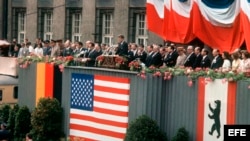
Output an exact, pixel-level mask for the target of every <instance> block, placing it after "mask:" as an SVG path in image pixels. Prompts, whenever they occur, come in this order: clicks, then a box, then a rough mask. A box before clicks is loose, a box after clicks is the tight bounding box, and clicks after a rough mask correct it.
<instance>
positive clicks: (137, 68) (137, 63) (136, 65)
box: [128, 60, 142, 71]
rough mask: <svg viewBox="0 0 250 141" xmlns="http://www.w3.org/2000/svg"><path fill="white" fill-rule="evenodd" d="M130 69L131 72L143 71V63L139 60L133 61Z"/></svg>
mask: <svg viewBox="0 0 250 141" xmlns="http://www.w3.org/2000/svg"><path fill="white" fill-rule="evenodd" d="M128 66H129V69H130V70H131V71H140V70H141V68H142V67H141V62H140V61H138V60H134V61H131V62H130V63H129V64H128Z"/></svg>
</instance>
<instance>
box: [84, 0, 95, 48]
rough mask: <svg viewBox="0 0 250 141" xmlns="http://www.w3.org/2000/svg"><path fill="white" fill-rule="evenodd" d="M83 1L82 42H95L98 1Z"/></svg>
mask: <svg viewBox="0 0 250 141" xmlns="http://www.w3.org/2000/svg"><path fill="white" fill-rule="evenodd" d="M82 1H83V3H82V42H83V43H85V42H86V41H87V40H91V41H94V35H93V33H95V17H96V16H95V13H96V1H95V0H82Z"/></svg>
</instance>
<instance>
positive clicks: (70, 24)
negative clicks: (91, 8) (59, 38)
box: [65, 8, 82, 42]
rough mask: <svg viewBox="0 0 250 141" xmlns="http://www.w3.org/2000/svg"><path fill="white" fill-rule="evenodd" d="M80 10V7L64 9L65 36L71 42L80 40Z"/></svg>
mask: <svg viewBox="0 0 250 141" xmlns="http://www.w3.org/2000/svg"><path fill="white" fill-rule="evenodd" d="M81 26H82V10H81V8H67V9H66V31H65V38H66V39H70V40H71V41H72V42H75V41H81V40H82V27H81Z"/></svg>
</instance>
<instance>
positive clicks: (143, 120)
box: [125, 115, 167, 141]
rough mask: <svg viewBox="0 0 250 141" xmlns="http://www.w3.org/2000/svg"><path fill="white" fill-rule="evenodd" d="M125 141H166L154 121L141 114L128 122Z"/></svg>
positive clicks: (164, 135)
mask: <svg viewBox="0 0 250 141" xmlns="http://www.w3.org/2000/svg"><path fill="white" fill-rule="evenodd" d="M125 141H167V137H166V134H165V133H164V132H162V131H161V130H160V128H159V126H158V125H157V123H156V121H154V120H152V119H150V118H149V117H148V116H146V115H142V116H140V117H138V118H137V119H135V120H134V121H132V122H131V123H130V125H129V128H128V129H127V134H126V138H125Z"/></svg>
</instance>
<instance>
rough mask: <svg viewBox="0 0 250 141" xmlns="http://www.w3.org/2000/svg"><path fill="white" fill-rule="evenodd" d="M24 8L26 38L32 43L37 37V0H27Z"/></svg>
mask: <svg viewBox="0 0 250 141" xmlns="http://www.w3.org/2000/svg"><path fill="white" fill-rule="evenodd" d="M26 8H27V9H26V38H28V39H29V41H30V42H31V44H32V45H33V44H34V43H35V40H36V38H37V24H38V23H37V16H38V11H37V1H36V0H27V3H26Z"/></svg>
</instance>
